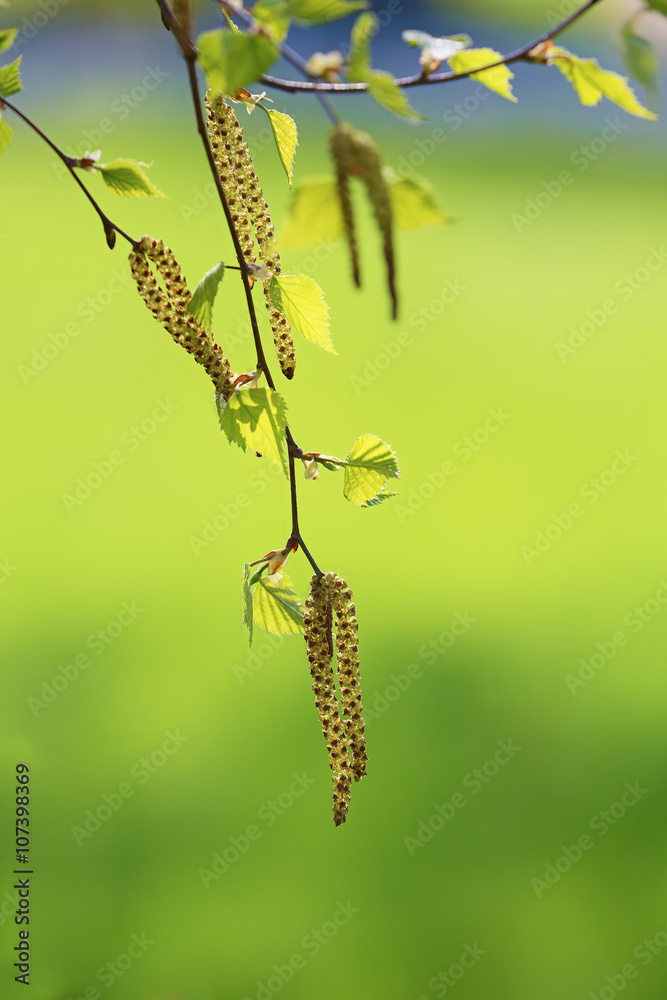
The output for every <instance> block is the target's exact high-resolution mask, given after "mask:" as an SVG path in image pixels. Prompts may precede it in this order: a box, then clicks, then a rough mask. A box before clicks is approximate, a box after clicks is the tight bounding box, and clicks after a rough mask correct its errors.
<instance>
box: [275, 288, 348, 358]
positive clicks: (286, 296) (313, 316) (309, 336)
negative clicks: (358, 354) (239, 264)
mask: <svg viewBox="0 0 667 1000" xmlns="http://www.w3.org/2000/svg"><path fill="white" fill-rule="evenodd" d="M269 294H270V296H271V300H272V302H273V304H274V305H275V307H276V309H279V310H280V312H282V313H284V314H285V316H286V317H287V322H288V323H290V324H291V326H293V327H294V329H295V330H296V331H297V333H300V334H301V336H302V337H305V338H306V340H312V342H313V343H314V344H317V345H318V346H319V347H323V348H324V350H325V351H329V352H330V353H331V354H337V353H338V352H337V351H336V350H335V349H334V346H333V344H332V343H331V337H330V336H329V307H328V306H327V304H326V302H325V301H324V295H323V294H322V289H321V288H320V286H319V285H318V284H317V282H316V281H313V279H312V278H309V277H308V276H307V275H305V274H279V275H276V276H275V277H274V278H272V279H271V284H270V286H269Z"/></svg>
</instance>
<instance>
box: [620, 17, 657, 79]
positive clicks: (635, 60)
mask: <svg viewBox="0 0 667 1000" xmlns="http://www.w3.org/2000/svg"><path fill="white" fill-rule="evenodd" d="M621 38H622V39H623V61H624V62H625V68H626V69H627V71H628V73H629V74H630V76H631V77H632V78H633V79H634V80H637V82H638V83H641V85H642V86H643V87H644V88H645V89H646V92H647V94H649V95H651V96H654V95H655V93H656V90H657V86H656V84H657V79H658V69H659V65H658V57H657V55H656V53H655V49H654V48H653V46H652V45H651V43H650V42H649V40H648V39H647V38H644V37H643V35H637V34H636V33H635V30H634V18H631V19H630V20H629V21H626V23H625V24H624V25H623V27H622V29H621Z"/></svg>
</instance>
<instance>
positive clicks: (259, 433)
mask: <svg viewBox="0 0 667 1000" xmlns="http://www.w3.org/2000/svg"><path fill="white" fill-rule="evenodd" d="M220 426H221V427H222V430H223V431H224V433H225V435H226V437H227V439H228V441H230V442H232V443H234V444H237V445H238V446H239V448H241V449H242V450H243V451H246V449H250V451H258V452H259V453H260V454H261V455H265V456H266V458H268V459H269V460H270V461H271V462H273V463H274V464H275V465H277V466H278V468H279V469H282V470H283V472H284V473H285V475H287V474H288V466H287V441H286V439H285V427H286V426H287V404H286V402H285V400H284V399H283V398H282V396H281V395H280V394H279V393H277V392H274V391H273V390H272V389H269V388H267V387H266V386H264V387H262V388H261V389H239V391H238V392H235V393H234V395H233V396H232V397H231V399H230V400H229V402H228V403H227V405H226V406H225V408H224V409H223V410H221V411H220Z"/></svg>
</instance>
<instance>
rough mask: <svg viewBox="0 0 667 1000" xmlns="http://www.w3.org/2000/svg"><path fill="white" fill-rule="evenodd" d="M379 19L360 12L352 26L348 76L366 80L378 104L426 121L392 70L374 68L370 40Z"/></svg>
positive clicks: (364, 81)
mask: <svg viewBox="0 0 667 1000" xmlns="http://www.w3.org/2000/svg"><path fill="white" fill-rule="evenodd" d="M378 23H379V22H378V19H377V17H376V16H375V14H372V13H371V12H370V11H369V12H368V13H366V14H360V15H359V17H358V18H357V20H356V21H355V22H354V24H353V26H352V32H351V36H350V54H349V56H348V59H347V78H348V80H351V81H352V82H353V83H366V84H367V85H368V93H369V94H370V95H371V97H373V98H374V99H375V100H376V101H377V102H378V104H380V105H382V107H383V108H386V109H387V111H392V112H393V113H394V114H396V115H402V116H403V117H404V118H409V119H410V120H412V121H418V120H421V121H425V120H426V119H425V118H424V117H423V115H420V114H419V112H417V111H415V110H414V108H412V107H411V106H410V102H409V101H408V99H407V97H406V96H405V94H404V93H403V91H402V90H401V88H400V87H399V86H398V84H397V83H396V81H395V79H394V77H393V76H392V75H391V73H386V72H385V71H384V70H374V69H372V68H371V50H370V40H371V38H372V37H373V35H374V34H375V32H376V31H377V29H378Z"/></svg>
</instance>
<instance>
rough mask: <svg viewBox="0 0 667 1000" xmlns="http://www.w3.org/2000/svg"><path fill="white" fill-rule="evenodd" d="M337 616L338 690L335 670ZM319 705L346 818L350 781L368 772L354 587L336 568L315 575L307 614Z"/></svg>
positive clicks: (340, 813)
mask: <svg viewBox="0 0 667 1000" xmlns="http://www.w3.org/2000/svg"><path fill="white" fill-rule="evenodd" d="M334 618H335V632H336V659H337V662H338V695H337V694H336V684H335V678H334V669H333V665H332V660H333V653H334V639H333V631H334ZM304 626H305V638H306V646H307V648H308V662H309V663H310V673H311V676H312V678H313V691H314V692H315V706H316V708H317V710H318V712H319V715H320V722H321V724H322V732H323V733H324V738H325V740H326V743H327V749H328V751H329V767H330V768H331V772H332V775H333V821H334V823H335V824H336V826H339V825H340V824H341V823H344V822H345V820H346V818H347V809H348V805H349V802H350V786H351V784H352V781H353V780H354V781H359V780H360V778H363V776H364V775H365V774H366V760H367V757H366V739H365V736H364V720H363V718H362V714H361V713H362V705H361V681H360V678H359V640H358V636H357V630H358V624H357V619H356V609H355V606H354V604H353V603H352V591H351V590H350V588H349V587H348V586H347V584H346V583H345V580H341V579H340V577H338V576H336V574H335V573H326V574H325V575H324V576H322V577H319V578H318V577H317V576H313V578H312V580H311V589H310V594H309V596H308V598H307V600H306V613H305V616H304Z"/></svg>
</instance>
